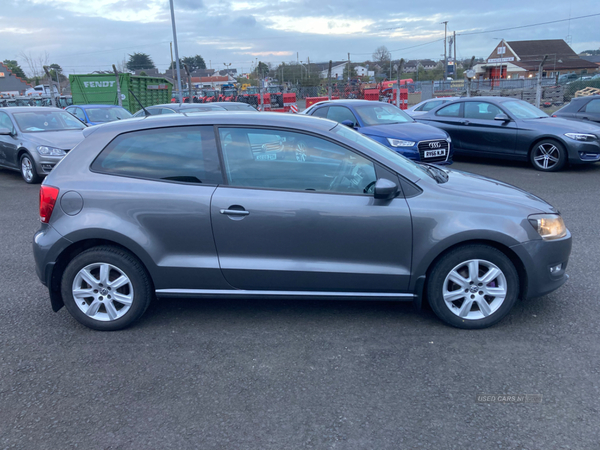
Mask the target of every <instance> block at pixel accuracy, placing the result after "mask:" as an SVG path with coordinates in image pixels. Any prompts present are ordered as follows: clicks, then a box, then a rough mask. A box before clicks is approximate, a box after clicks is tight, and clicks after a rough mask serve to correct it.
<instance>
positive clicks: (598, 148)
mask: <svg viewBox="0 0 600 450" xmlns="http://www.w3.org/2000/svg"><path fill="white" fill-rule="evenodd" d="M568 154H569V163H571V164H586V163H594V162H598V161H600V141H598V140H595V141H589V142H588V141H576V140H571V139H569V140H568Z"/></svg>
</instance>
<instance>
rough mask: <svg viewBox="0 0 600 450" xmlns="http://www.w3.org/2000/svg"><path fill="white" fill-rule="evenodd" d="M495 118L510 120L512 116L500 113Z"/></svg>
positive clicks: (503, 120) (504, 120)
mask: <svg viewBox="0 0 600 450" xmlns="http://www.w3.org/2000/svg"><path fill="white" fill-rule="evenodd" d="M494 120H501V121H502V122H510V117H508V116H507V115H506V114H498V115H497V116H496V117H494Z"/></svg>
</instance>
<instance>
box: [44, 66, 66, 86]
mask: <svg viewBox="0 0 600 450" xmlns="http://www.w3.org/2000/svg"><path fill="white" fill-rule="evenodd" d="M48 69H50V70H49V71H48V72H50V76H51V77H52V79H53V80H57V79H58V80H59V81H61V82H62V81H65V80H66V79H67V77H65V76H64V75H63V73H62V72H63V70H62V67H60V66H59V65H58V64H50V65H49V66H48ZM57 76H58V78H57Z"/></svg>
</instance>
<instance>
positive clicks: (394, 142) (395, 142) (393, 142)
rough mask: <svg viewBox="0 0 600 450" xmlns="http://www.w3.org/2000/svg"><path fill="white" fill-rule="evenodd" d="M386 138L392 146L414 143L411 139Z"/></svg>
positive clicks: (404, 145)
mask: <svg viewBox="0 0 600 450" xmlns="http://www.w3.org/2000/svg"><path fill="white" fill-rule="evenodd" d="M387 140H388V142H389V143H390V145H391V146H392V147H413V146H414V145H415V142H413V141H403V140H402V139H391V138H387Z"/></svg>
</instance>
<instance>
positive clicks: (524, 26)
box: [456, 13, 600, 36]
mask: <svg viewBox="0 0 600 450" xmlns="http://www.w3.org/2000/svg"><path fill="white" fill-rule="evenodd" d="M596 16H600V13H596V14H588V15H586V16H579V17H571V18H569V19H559V20H551V21H549V22H539V23H532V24H530V25H521V26H518V27H509V28H498V29H495V30H487V31H473V32H471V33H456V35H457V36H471V35H473V34H484V33H495V32H498V31H507V30H517V29H519V28H529V27H537V26H539V25H548V24H551V23H559V22H567V21H569V20H577V19H587V18H588V17H596Z"/></svg>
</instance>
